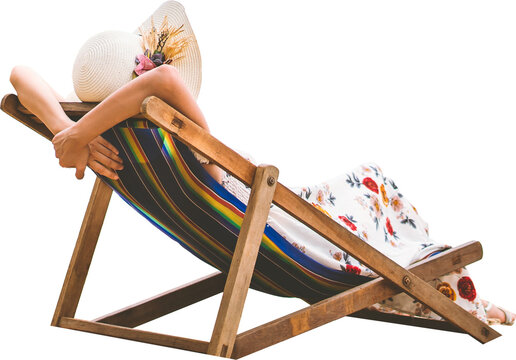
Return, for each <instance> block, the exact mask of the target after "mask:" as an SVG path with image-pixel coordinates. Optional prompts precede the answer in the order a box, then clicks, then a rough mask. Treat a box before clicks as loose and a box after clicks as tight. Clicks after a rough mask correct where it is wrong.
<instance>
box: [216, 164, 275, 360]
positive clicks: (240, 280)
mask: <svg viewBox="0 0 516 360" xmlns="http://www.w3.org/2000/svg"><path fill="white" fill-rule="evenodd" d="M278 174H279V172H278V169H277V168H275V167H273V166H259V167H258V168H257V169H256V172H255V175H254V180H253V184H252V187H251V196H250V198H249V202H248V205H247V210H246V213H245V216H244V220H243V223H242V227H241V229H240V234H239V236H238V240H237V244H236V247H235V251H234V254H233V260H232V261H231V267H230V269H229V273H228V277H227V280H226V284H225V286H224V294H223V295H222V300H221V304H220V308H219V312H218V315H217V320H216V321H215V327H214V329H213V334H212V337H211V341H210V345H209V346H208V354H210V355H217V356H222V357H230V356H231V352H232V351H233V346H234V344H235V339H236V335H237V331H238V325H239V323H240V318H241V317H242V310H243V309H244V302H245V298H246V296H247V291H248V289H249V285H250V283H251V278H252V275H253V271H254V266H255V264H256V258H257V256H258V251H259V248H260V244H261V240H262V237H263V230H264V228H265V224H266V222H267V217H268V214H269V209H270V206H271V203H272V197H273V196H274V190H275V188H276V183H277V179H278Z"/></svg>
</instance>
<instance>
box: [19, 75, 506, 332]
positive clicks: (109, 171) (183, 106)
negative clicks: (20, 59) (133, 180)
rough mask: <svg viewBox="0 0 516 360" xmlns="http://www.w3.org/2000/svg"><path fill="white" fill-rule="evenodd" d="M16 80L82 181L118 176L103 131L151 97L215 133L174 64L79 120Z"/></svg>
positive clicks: (500, 315) (43, 91)
mask: <svg viewBox="0 0 516 360" xmlns="http://www.w3.org/2000/svg"><path fill="white" fill-rule="evenodd" d="M10 80H11V83H12V85H13V86H14V88H15V89H16V91H17V93H18V96H19V99H20V102H21V103H22V104H23V105H24V106H25V107H26V108H27V109H29V110H31V111H32V112H33V113H34V114H36V115H37V116H38V118H40V119H41V120H42V121H43V122H44V123H45V125H46V126H47V127H48V128H49V129H50V130H51V131H52V132H53V133H54V134H55V137H54V138H53V140H52V142H53V144H54V147H55V151H56V157H58V158H59V163H60V165H61V166H63V167H73V168H76V177H77V178H78V179H82V178H83V176H84V171H85V168H86V166H87V165H88V166H90V167H91V168H92V169H93V170H95V171H97V172H98V173H100V174H102V175H104V176H107V177H109V178H111V179H117V177H118V176H117V174H116V171H117V170H122V169H123V164H122V161H121V159H120V157H119V156H118V155H117V153H118V151H117V149H115V148H114V147H113V145H111V144H110V143H109V142H107V141H106V140H104V139H102V137H101V136H100V134H101V133H103V132H104V131H106V130H107V129H109V128H111V127H113V126H114V125H116V124H117V123H119V122H121V121H123V120H125V119H127V118H129V117H131V116H134V115H136V114H138V113H139V112H140V104H141V103H142V101H143V100H144V99H145V98H146V97H148V96H157V97H159V98H161V99H163V100H164V101H166V102H167V103H168V104H169V105H171V106H173V107H174V108H176V109H178V110H179V111H180V112H181V113H183V114H185V115H186V116H187V117H189V118H190V119H191V120H193V121H194V122H196V123H197V124H198V125H199V126H201V127H202V128H204V129H205V130H207V131H209V127H208V124H207V122H206V120H205V118H204V116H203V114H202V112H201V110H200V109H199V107H198V106H197V103H196V101H195V99H194V98H193V96H192V95H191V93H190V91H189V90H188V89H187V88H186V86H185V84H184V83H183V81H182V80H181V77H180V76H179V73H178V71H177V70H176V68H174V67H173V66H170V65H163V66H159V67H157V68H155V69H153V70H151V71H148V72H146V73H145V74H143V75H141V76H139V77H137V78H136V79H134V80H133V81H131V82H129V83H128V84H127V85H125V86H123V87H121V88H120V89H118V90H117V91H115V92H114V93H112V94H111V95H110V96H109V97H107V98H106V99H105V100H104V101H102V102H101V103H100V104H99V105H98V106H96V107H95V108H94V109H93V110H91V111H90V112H89V113H87V114H86V115H85V116H84V117H83V118H82V119H81V120H79V121H78V122H76V123H75V122H73V121H72V120H70V119H69V118H68V117H67V115H66V114H65V113H64V111H63V110H62V108H61V106H60V105H59V101H62V98H61V97H59V95H57V94H56V92H55V91H54V90H53V89H52V88H51V87H50V86H49V85H48V84H47V83H46V82H45V81H44V80H43V79H41V78H40V77H39V76H38V75H37V74H36V73H35V72H34V71H32V70H31V69H29V68H27V67H21V66H17V67H15V68H14V69H13V70H12V73H11V78H10ZM203 166H204V168H205V169H206V171H207V172H208V173H210V175H211V176H212V177H213V178H215V179H216V180H217V181H218V182H219V183H220V182H222V180H223V176H224V175H225V174H224V172H223V171H222V170H221V169H219V168H218V167H217V166H216V165H214V164H203ZM366 185H367V184H366ZM305 191H306V190H305ZM348 222H349V220H348ZM279 226H281V224H280V225H279ZM482 304H483V306H484V307H485V310H486V315H487V318H489V319H493V320H498V321H499V322H500V323H507V324H509V323H511V324H512V323H513V322H514V319H515V316H514V314H511V313H509V312H507V311H504V310H503V309H500V308H498V307H496V306H493V305H491V304H489V303H488V302H487V301H484V300H483V301H482ZM420 315H424V314H423V313H421V314H420Z"/></svg>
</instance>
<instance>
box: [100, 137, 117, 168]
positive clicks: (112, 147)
mask: <svg viewBox="0 0 516 360" xmlns="http://www.w3.org/2000/svg"><path fill="white" fill-rule="evenodd" d="M97 139H98V140H99V143H100V144H101V145H103V146H104V147H106V148H108V149H109V150H111V151H112V152H114V153H115V154H117V155H118V149H117V148H116V147H114V146H113V144H111V143H110V142H109V141H107V140H106V139H104V138H103V137H102V136H98V137H97ZM119 159H120V158H119ZM120 162H122V159H120Z"/></svg>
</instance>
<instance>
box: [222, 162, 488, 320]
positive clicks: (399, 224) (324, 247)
mask: <svg viewBox="0 0 516 360" xmlns="http://www.w3.org/2000/svg"><path fill="white" fill-rule="evenodd" d="M222 185H223V186H224V187H225V188H226V189H228V191H230V192H231V193H233V194H234V195H235V196H237V198H239V199H240V200H241V201H242V202H244V203H247V201H248V198H249V192H250V189H249V188H248V187H246V186H245V185H243V184H242V183H241V182H239V181H238V180H237V179H235V178H233V177H232V176H230V175H229V174H226V176H225V177H224V179H223V181H222ZM291 190H292V191H294V192H295V193H296V194H298V195H299V196H300V197H301V198H303V199H304V200H305V201H307V202H309V203H310V204H312V205H313V206H314V207H315V208H317V209H318V210H320V211H321V212H323V213H324V214H326V215H327V216H328V217H330V218H331V219H333V220H334V221H336V222H338V223H339V224H340V225H342V226H344V227H346V228H347V229H348V230H349V231H351V232H352V233H353V234H355V235H356V236H358V237H359V238H360V239H362V240H363V241H365V242H367V243H368V244H370V245H371V246H373V247H374V248H376V249H377V250H379V251H380V252H382V253H383V254H385V255H386V256H388V257H389V258H390V259H392V260H393V261H395V262H396V263H398V264H399V265H401V266H403V267H407V266H409V265H411V264H413V263H415V262H417V261H420V260H422V259H425V258H427V257H428V256H431V255H432V254H435V253H437V252H440V251H442V250H445V249H447V248H449V246H448V245H445V244H439V243H435V242H433V241H432V240H431V239H430V237H429V236H428V224H427V223H426V222H425V221H424V220H423V219H422V218H421V217H420V216H419V214H418V212H417V210H416V208H415V207H414V206H413V205H412V204H411V203H410V202H409V201H408V199H407V198H406V197H405V196H404V195H403V194H402V193H401V192H400V190H399V189H398V187H397V186H396V184H395V183H394V181H392V180H391V179H389V178H387V177H385V176H384V175H383V173H382V170H381V169H380V167H379V166H378V165H376V164H364V165H361V166H359V167H357V168H356V169H354V170H352V171H351V172H349V173H345V174H342V175H340V176H337V177H335V178H334V179H331V180H328V181H325V182H322V183H320V184H316V185H312V186H304V187H299V188H291ZM268 224H269V225H270V226H272V227H273V228H274V229H275V230H276V231H277V232H278V233H279V234H280V235H282V236H283V237H285V238H286V239H287V240H288V241H289V242H290V243H291V244H292V245H294V246H295V247H297V248H298V249H299V250H300V251H302V252H303V253H305V254H306V255H308V256H310V257H311V258H313V259H314V260H316V261H318V262H319V263H321V264H324V265H325V266H328V267H330V268H334V269H338V270H342V271H346V272H352V273H355V274H360V275H363V276H368V277H377V275H376V274H375V273H374V272H373V271H372V270H371V269H369V268H368V267H367V266H365V265H364V264H362V263H360V262H359V261H358V260H356V259H354V258H353V257H352V256H349V255H348V254H346V253H345V252H343V251H342V250H341V249H339V248H338V247H336V246H335V245H333V244H332V243H331V242H329V241H328V240H326V239H325V238H323V237H321V236H320V235H318V234H317V233H315V232H314V231H312V230H311V229H309V228H308V227H307V226H305V225H303V224H302V223H300V222H299V221H297V220H295V219H294V218H292V217H291V216H290V215H288V214H287V213H285V212H284V211H283V210H281V209H279V208H278V207H276V206H272V207H271V210H270V213H269V218H268ZM430 284H432V285H433V286H434V287H435V288H436V289H438V290H439V291H440V292H441V293H443V294H444V295H446V296H447V297H448V298H450V299H451V300H453V301H455V302H456V303H457V304H458V305H460V306H461V307H463V308H464V309H465V310H467V311H469V312H470V313H472V314H474V315H475V316H477V317H478V318H479V319H480V320H482V321H487V320H486V314H485V310H484V307H483V306H482V303H481V301H480V298H479V297H478V296H477V293H476V289H475V286H474V283H473V281H472V279H471V277H470V276H469V273H468V271H467V270H466V269H465V268H462V269H458V270H457V271H454V272H452V273H449V274H447V275H445V276H442V277H440V278H438V279H435V280H434V281H432V282H431V283H430ZM372 308H373V309H376V310H378V311H384V312H394V313H398V314H404V315H411V316H422V317H427V318H434V319H441V318H440V316H438V315H437V314H435V313H433V312H432V311H430V309H428V308H427V307H426V306H425V305H423V304H421V303H419V302H417V301H415V300H414V299H413V298H411V297H410V296H408V295H406V294H404V293H402V294H399V295H397V296H394V297H392V298H389V299H387V300H385V301H383V302H382V303H379V304H375V305H374V306H373V307H372Z"/></svg>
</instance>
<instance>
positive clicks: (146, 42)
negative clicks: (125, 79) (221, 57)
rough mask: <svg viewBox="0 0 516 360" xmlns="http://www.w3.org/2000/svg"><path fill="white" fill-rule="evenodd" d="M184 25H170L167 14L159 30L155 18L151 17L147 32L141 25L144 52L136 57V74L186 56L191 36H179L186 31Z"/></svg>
mask: <svg viewBox="0 0 516 360" xmlns="http://www.w3.org/2000/svg"><path fill="white" fill-rule="evenodd" d="M183 26H184V25H181V26H179V27H174V26H170V25H169V23H168V19H167V16H165V17H164V19H163V22H162V24H161V27H160V29H159V31H158V30H156V27H155V25H154V19H151V28H150V30H149V31H147V32H145V31H143V30H142V28H141V27H140V28H139V31H140V33H141V37H142V39H141V46H142V50H143V52H144V53H143V55H138V56H137V57H136V64H137V65H138V66H137V67H136V68H135V70H134V72H135V75H136V76H139V75H141V74H143V73H145V72H146V71H149V70H151V69H153V68H154V67H157V66H160V65H163V64H170V63H172V62H176V61H178V60H180V59H181V58H183V57H184V52H185V50H186V48H187V47H188V45H189V44H190V37H188V36H182V37H180V36H179V35H180V34H181V33H182V32H183V31H184V30H183ZM147 59H148V60H147Z"/></svg>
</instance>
